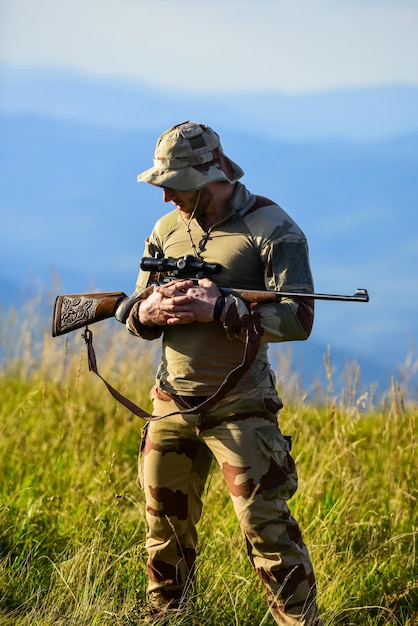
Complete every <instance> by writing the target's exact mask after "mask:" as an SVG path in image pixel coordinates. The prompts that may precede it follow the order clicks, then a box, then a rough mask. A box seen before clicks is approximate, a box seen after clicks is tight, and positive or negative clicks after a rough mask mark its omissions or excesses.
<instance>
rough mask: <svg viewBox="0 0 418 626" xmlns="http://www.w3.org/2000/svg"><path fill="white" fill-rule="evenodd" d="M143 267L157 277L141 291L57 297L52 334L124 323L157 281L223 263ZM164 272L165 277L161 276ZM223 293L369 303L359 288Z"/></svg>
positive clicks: (150, 262)
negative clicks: (338, 292)
mask: <svg viewBox="0 0 418 626" xmlns="http://www.w3.org/2000/svg"><path fill="white" fill-rule="evenodd" d="M141 269H142V270H144V271H149V272H151V273H152V274H153V277H155V278H156V280H155V282H154V283H153V284H152V285H150V286H149V287H146V288H145V289H144V290H143V291H141V292H140V293H137V292H135V293H133V294H132V295H131V296H127V295H126V293H124V292H123V291H113V292H104V293H84V294H67V295H59V296H57V298H56V300H55V306H54V312H53V320H52V336H53V337H57V336H59V335H64V334H65V333H69V332H72V331H73V330H77V329H78V328H83V327H84V326H88V325H89V324H94V323H96V322H100V321H102V320H105V319H108V318H111V317H115V318H116V320H117V321H118V322H121V323H122V324H124V323H125V322H126V320H127V319H128V317H129V313H130V311H131V309H132V307H133V305H134V304H135V303H136V302H138V301H139V300H144V299H145V298H147V297H148V296H149V295H150V294H151V293H152V291H153V289H154V285H155V284H161V283H163V282H168V281H170V280H173V279H180V278H188V279H191V280H193V281H194V282H197V281H198V280H199V279H200V278H203V277H204V276H207V275H208V274H216V273H218V272H219V271H220V269H221V266H220V265H219V264H218V263H206V262H205V261H199V260H197V259H195V258H194V257H192V256H185V257H182V258H180V259H174V258H158V257H156V258H153V257H144V258H143V259H142V260H141ZM161 275H163V276H161ZM218 289H219V291H220V292H221V294H222V295H223V296H225V297H226V296H228V295H231V294H232V295H235V296H238V297H239V298H241V299H242V300H245V301H246V302H280V300H281V299H282V298H291V299H295V298H312V299H314V300H337V301H346V302H368V301H369V294H368V292H367V289H357V290H356V292H355V293H354V294H353V295H352V296H348V295H336V294H327V293H309V292H294V291H262V290H254V289H235V288H232V287H219V286H218Z"/></svg>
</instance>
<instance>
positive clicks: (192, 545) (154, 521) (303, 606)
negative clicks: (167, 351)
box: [138, 391, 322, 626]
mask: <svg viewBox="0 0 418 626" xmlns="http://www.w3.org/2000/svg"><path fill="white" fill-rule="evenodd" d="M158 395H159V396H160V397H153V402H154V415H166V414H168V413H170V412H173V411H176V410H179V405H178V404H176V403H175V402H174V401H173V400H171V399H164V400H163V399H161V396H162V395H163V394H160V393H159V394H158ZM254 395H255V396H256V397H255V398H254ZM259 395H260V397H259V398H257V393H256V394H254V391H252V393H251V396H252V397H245V394H241V395H240V396H239V397H238V396H235V397H234V396H231V395H229V396H228V400H227V399H226V398H225V400H223V401H222V402H221V403H219V405H217V406H216V407H215V409H213V410H212V411H210V412H207V413H206V414H204V416H201V417H200V416H198V415H196V414H194V415H184V416H182V415H180V414H176V415H174V416H172V417H166V418H163V419H161V420H157V421H152V422H148V423H147V424H146V426H145V427H144V429H143V436H142V441H141V449H140V456H139V478H138V482H139V484H140V486H141V487H142V488H143V490H144V493H145V499H146V517H147V524H148V533H147V538H146V549H147V552H148V555H149V558H148V562H147V568H148V577H149V584H148V588H147V596H148V601H149V604H150V607H151V610H153V611H154V612H155V613H156V614H157V613H160V614H163V613H164V611H165V610H166V609H172V608H176V607H180V610H181V603H182V601H183V600H184V598H185V597H186V596H187V591H188V589H190V586H191V584H192V581H193V575H194V568H195V559H196V546H197V540H198V534H197V530H196V525H197V523H198V521H199V519H200V516H201V512H202V499H201V497H202V493H203V490H204V487H205V482H206V479H207V477H208V474H209V470H210V465H211V462H212V459H215V460H216V462H217V463H218V465H219V467H220V468H221V471H222V474H223V477H224V479H225V483H226V485H227V488H228V490H229V494H230V497H231V499H232V502H233V506H234V509H235V512H236V515H237V518H238V520H239V524H240V527H241V529H242V532H243V536H244V540H245V544H246V548H247V553H248V556H249V558H250V561H251V564H252V566H253V568H254V570H255V572H256V573H257V574H258V576H259V577H260V579H261V580H262V581H263V583H264V584H265V587H266V592H267V602H268V606H269V609H270V611H271V613H272V615H273V616H274V619H275V621H276V622H277V623H278V624H281V625H282V626H291V625H295V624H299V625H301V626H311V625H315V626H320V625H322V621H321V618H320V617H319V614H318V610H317V606H316V585H315V577H314V573H313V568H312V564H311V560H310V557H309V553H308V550H307V548H306V546H305V544H304V543H303V540H302V536H301V531H300V529H299V526H298V523H297V522H296V520H295V519H294V518H293V517H292V515H291V513H290V510H289V507H288V505H287V500H288V499H289V498H290V497H291V496H292V495H293V494H294V492H295V491H296V489H297V471H296V467H295V464H294V461H293V459H292V457H291V455H290V452H289V442H288V440H287V439H286V438H285V437H283V435H282V434H281V432H280V429H279V427H278V425H277V410H278V408H280V406H281V405H280V404H279V398H277V396H276V399H275V398H274V394H272V397H269V398H268V399H267V400H266V397H265V393H263V392H261V394H259Z"/></svg>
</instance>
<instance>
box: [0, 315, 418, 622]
mask: <svg viewBox="0 0 418 626" xmlns="http://www.w3.org/2000/svg"><path fill="white" fill-rule="evenodd" d="M25 320H26V321H25V322H21V321H19V320H17V319H16V317H15V316H14V314H13V312H9V313H8V314H6V315H4V316H3V317H2V318H1V320H0V321H1V331H0V336H1V341H2V344H3V345H2V348H3V353H4V354H5V355H6V357H7V358H6V359H5V362H4V365H3V368H2V370H1V373H0V385H1V387H0V388H1V391H0V399H1V405H0V472H1V474H0V475H1V477H2V481H1V487H0V489H1V510H0V563H1V565H0V624H1V626H12V625H13V626H29V625H31V626H52V625H62V626H72V625H73V624H74V625H77V626H88V625H89V626H90V625H91V626H93V625H94V626H99V625H102V624H103V625H106V624H112V625H115V626H130V625H134V624H141V623H142V620H143V617H144V606H145V587H146V574H145V560H146V556H145V553H144V547H143V546H144V537H145V523H144V503H143V496H142V492H141V491H140V489H139V488H138V487H137V485H136V456H137V446H138V440H139V437H140V429H141V426H142V422H141V421H140V420H138V418H136V417H133V416H132V415H131V414H130V413H129V412H128V411H127V410H126V409H124V408H123V407H121V406H119V405H118V404H117V403H116V402H115V401H114V400H113V398H111V396H110V395H109V394H108V393H107V391H106V389H105V387H104V385H103V383H102V382H101V381H100V380H99V379H98V378H96V377H95V376H94V375H93V374H91V373H89V372H88V370H87V365H86V355H85V352H84V347H83V341H82V339H81V337H80V334H81V333H80V332H78V331H77V332H76V333H73V334H71V335H68V336H65V337H60V338H55V339H52V338H51V337H50V333H49V329H48V328H46V329H45V322H44V320H42V319H38V318H37V315H36V311H33V312H32V313H31V315H29V314H27V315H25ZM92 330H93V332H94V340H95V346H96V352H97V356H98V364H99V370H100V371H101V373H102V374H103V375H104V376H105V377H106V378H108V379H109V380H110V381H111V382H112V384H115V386H117V387H118V388H119V389H120V390H121V391H122V392H124V393H125V394H127V395H128V396H129V397H130V398H132V399H134V400H135V401H136V402H138V403H139V404H140V405H141V406H144V407H145V408H146V407H148V408H150V406H149V400H148V389H149V387H150V385H151V382H152V379H153V374H154V365H155V358H156V354H155V352H154V351H153V348H152V345H150V344H148V343H146V342H142V341H136V340H135V339H133V338H131V337H129V336H128V335H127V334H126V333H125V331H124V329H123V327H122V326H120V325H118V324H117V323H116V322H115V321H109V322H102V323H100V324H97V325H96V326H93V327H92ZM329 359H330V355H326V358H325V368H328V372H329V375H330V379H329V383H330V384H329V388H328V390H327V396H326V397H327V400H326V402H325V403H321V404H319V403H317V404H316V403H309V402H308V401H307V400H306V394H305V393H304V391H303V390H302V389H300V388H298V387H297V386H294V388H293V389H291V390H290V397H289V396H288V394H287V391H286V387H284V389H283V390H282V396H283V397H284V399H285V401H286V407H285V409H284V410H283V412H282V413H281V426H282V429H283V430H284V431H285V432H286V433H289V434H292V435H293V438H294V455H295V458H296V461H297V463H298V468H299V474H300V489H299V491H298V492H297V494H296V496H295V497H294V498H293V500H292V501H291V508H292V510H293V512H294V514H295V516H296V518H297V519H298V520H299V522H300V524H301V526H302V528H303V529H304V536H305V540H306V542H307V544H308V546H309V548H310V551H311V555H312V559H313V561H314V564H315V566H316V574H317V579H318V588H319V601H320V605H321V608H322V611H323V615H324V621H325V624H326V625H327V626H331V625H344V626H349V625H351V624H352V625H364V626H366V625H370V626H371V625H376V626H380V625H382V626H383V625H393V626H395V625H396V626H397V625H400V624H403V625H405V626H416V625H417V624H418V582H417V578H418V576H417V571H418V567H417V563H418V560H417V546H416V544H417V527H418V512H417V511H418V506H417V499H418V464H417V427H416V419H417V407H416V405H414V404H412V405H407V403H406V402H405V400H404V390H403V388H402V386H401V385H400V384H399V383H398V382H397V381H396V380H395V379H394V380H393V383H392V387H391V388H390V389H388V390H387V393H386V394H385V395H384V397H383V399H382V401H381V402H379V405H378V406H375V405H374V402H372V401H371V397H370V396H368V398H367V403H366V405H365V402H364V398H362V397H357V395H356V388H355V383H354V384H353V378H351V379H350V380H351V382H349V383H348V385H347V388H346V389H345V390H344V392H343V394H341V397H338V398H337V397H335V396H334V395H333V393H332V380H331V367H330V363H329ZM279 365H280V364H279ZM281 366H282V371H283V370H285V367H286V364H285V363H284V362H282V363H281ZM279 380H281V378H279ZM193 600H194V602H193V609H192V610H191V611H190V614H189V615H187V616H184V617H179V618H176V619H173V620H172V621H171V622H170V623H172V624H177V625H180V624H186V623H187V624H191V625H196V626H197V625H199V626H201V625H202V624H209V625H213V626H233V625H236V626H238V625H239V626H250V625H251V626H256V625H259V626H261V625H270V626H271V624H272V623H273V622H272V619H271V617H270V616H269V614H268V613H267V612H266V605H265V600H264V592H263V589H262V587H261V584H260V582H259V581H258V580H257V579H256V577H255V575H254V574H253V572H252V571H251V568H250V565H249V563H248V562H247V559H246V556H245V554H244V548H243V542H242V539H241V535H240V531H239V528H238V525H237V521H236V519H235V517H234V513H233V510H232V506H231V503H230V502H229V499H228V495H227V492H226V489H225V487H224V485H223V482H222V477H221V475H220V472H219V471H218V469H217V468H216V467H213V470H212V474H211V479H210V482H209V484H208V488H207V492H206V494H205V507H204V513H203V517H202V520H201V523H200V544H199V554H198V567H197V581H196V589H195V591H194V598H193Z"/></svg>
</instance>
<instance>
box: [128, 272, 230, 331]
mask: <svg viewBox="0 0 418 626" xmlns="http://www.w3.org/2000/svg"><path fill="white" fill-rule="evenodd" d="M219 296H220V291H219V289H218V288H217V286H216V285H215V283H213V282H212V281H211V280H209V279H208V278H202V279H201V280H199V285H194V284H193V281H191V280H172V281H171V282H169V283H166V284H164V285H158V286H157V287H155V289H154V292H153V293H152V294H151V295H150V296H149V297H148V298H147V299H146V300H143V301H142V302H141V305H140V306H139V311H138V313H139V321H140V322H141V324H143V325H144V326H165V325H168V326H171V325H175V324H190V323H191V322H212V321H213V311H214V307H215V303H216V300H217V299H218V297H219Z"/></svg>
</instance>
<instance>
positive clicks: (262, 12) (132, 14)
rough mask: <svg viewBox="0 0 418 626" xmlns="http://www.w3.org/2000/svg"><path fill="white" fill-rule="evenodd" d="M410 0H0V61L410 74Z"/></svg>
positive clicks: (416, 43)
mask: <svg viewBox="0 0 418 626" xmlns="http://www.w3.org/2000/svg"><path fill="white" fill-rule="evenodd" d="M417 33H418V2H416V0H315V2H313V1H311V0H276V1H275V0H257V1H254V0H252V1H247V0H208V1H206V0H203V1H200V0H175V1H174V0H71V1H67V0H36V1H34V0H0V42H1V43H0V62H1V63H3V64H7V65H9V64H12V65H15V64H17V65H26V66H34V65H36V66H40V65H41V66H42V65H48V66H54V67H62V68H67V69H72V70H76V71H79V72H83V73H86V74H87V75H91V76H101V77H105V76H107V77H120V78H124V79H129V80H131V79H132V80H134V81H144V82H147V83H150V84H152V85H156V86H161V87H164V88H169V89H172V90H178V91H193V92H202V93H204V92H212V91H236V90H245V91H249V90H253V91H262V90H270V91H282V92H286V93H301V92H316V91H323V90H330V89H337V88H341V87H347V88H351V87H361V86H376V85H389V84H406V85H418V37H417Z"/></svg>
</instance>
